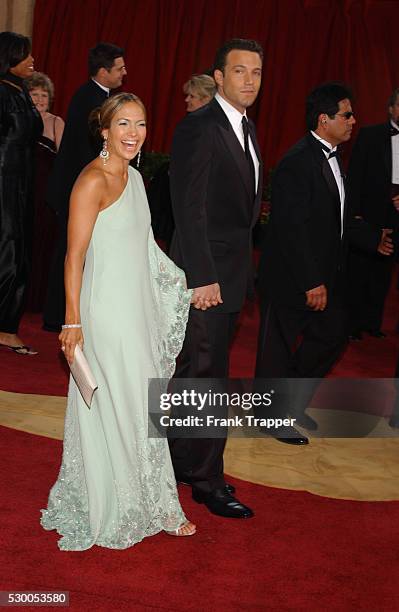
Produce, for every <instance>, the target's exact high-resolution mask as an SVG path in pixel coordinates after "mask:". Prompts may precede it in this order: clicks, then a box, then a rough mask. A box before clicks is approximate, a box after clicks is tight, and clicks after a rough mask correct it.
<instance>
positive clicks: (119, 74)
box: [101, 57, 127, 89]
mask: <svg viewBox="0 0 399 612" xmlns="http://www.w3.org/2000/svg"><path fill="white" fill-rule="evenodd" d="M101 70H103V79H104V85H105V87H109V88H110V89H116V88H117V87H120V86H121V85H122V81H123V77H124V76H126V75H127V72H126V68H125V62H124V59H123V57H117V58H116V59H115V60H114V65H113V66H112V68H110V69H109V70H106V69H105V68H102V69H101Z"/></svg>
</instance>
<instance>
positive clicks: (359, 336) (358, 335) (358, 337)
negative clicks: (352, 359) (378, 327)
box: [348, 331, 363, 342]
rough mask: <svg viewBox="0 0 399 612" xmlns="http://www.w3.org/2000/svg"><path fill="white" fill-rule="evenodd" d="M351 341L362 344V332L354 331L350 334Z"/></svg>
mask: <svg viewBox="0 0 399 612" xmlns="http://www.w3.org/2000/svg"><path fill="white" fill-rule="evenodd" d="M348 337H349V340H352V342H360V340H363V335H362V332H361V331H353V332H351V333H350V334H349V336H348Z"/></svg>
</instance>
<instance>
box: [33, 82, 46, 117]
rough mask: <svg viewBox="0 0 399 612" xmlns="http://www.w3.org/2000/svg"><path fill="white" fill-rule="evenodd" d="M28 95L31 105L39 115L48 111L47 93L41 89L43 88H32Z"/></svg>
mask: <svg viewBox="0 0 399 612" xmlns="http://www.w3.org/2000/svg"><path fill="white" fill-rule="evenodd" d="M29 93H30V97H31V98H32V100H33V104H34V105H35V106H36V108H37V110H38V111H39V113H45V112H46V111H48V109H49V104H50V98H49V95H48V91H46V90H45V89H43V87H34V88H33V89H31V90H30V92H29Z"/></svg>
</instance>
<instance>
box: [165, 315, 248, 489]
mask: <svg viewBox="0 0 399 612" xmlns="http://www.w3.org/2000/svg"><path fill="white" fill-rule="evenodd" d="M216 308H217V307H216ZM216 308H214V309H213V308H210V309H209V310H206V311H202V310H197V309H195V308H193V307H191V310H190V316H189V320H188V325H187V330H186V337H185V340H184V344H183V348H182V351H181V353H180V355H179V359H178V362H177V368H176V373H175V378H223V379H225V378H228V374H229V349H230V344H231V340H232V338H233V335H234V330H235V325H236V321H237V318H238V313H217V311H216ZM225 444H226V439H225V438H212V439H211V438H198V439H180V438H179V439H176V438H175V439H172V440H169V446H170V452H171V456H172V462H173V467H174V470H175V474H176V479H177V480H183V481H184V480H185V479H186V480H188V481H190V482H192V484H193V488H196V489H198V490H201V491H203V492H205V493H209V492H211V491H213V490H214V489H218V488H221V487H223V486H224V485H225V481H224V476H223V451H224V447H225Z"/></svg>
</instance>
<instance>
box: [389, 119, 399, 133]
mask: <svg viewBox="0 0 399 612" xmlns="http://www.w3.org/2000/svg"><path fill="white" fill-rule="evenodd" d="M391 125H392V127H393V128H395V130H399V125H397V124H396V123H395V121H393V119H391Z"/></svg>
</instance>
